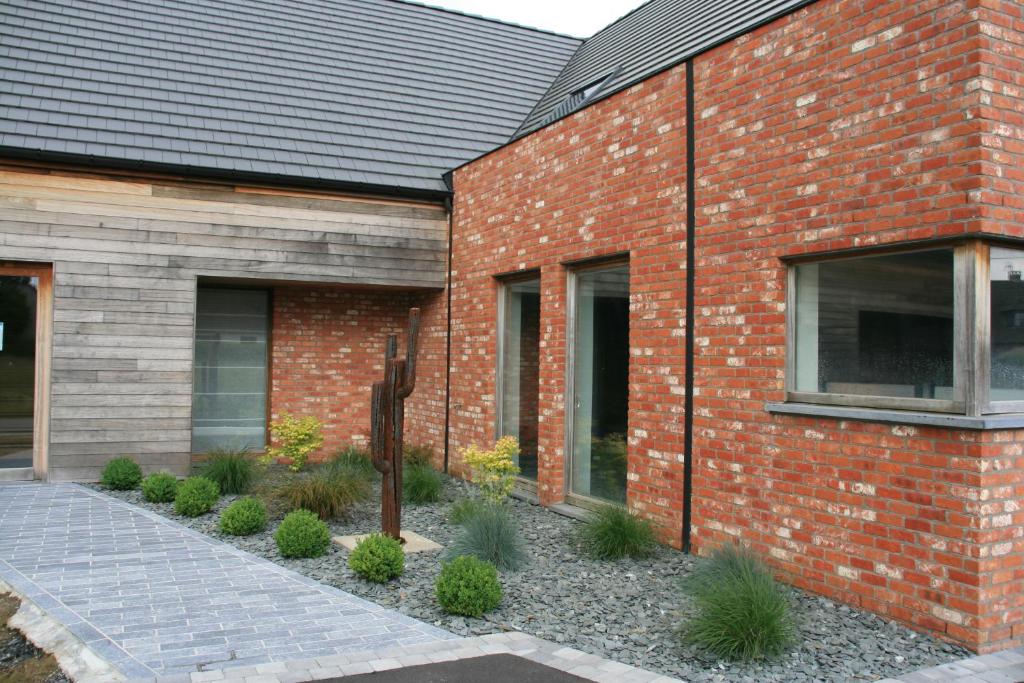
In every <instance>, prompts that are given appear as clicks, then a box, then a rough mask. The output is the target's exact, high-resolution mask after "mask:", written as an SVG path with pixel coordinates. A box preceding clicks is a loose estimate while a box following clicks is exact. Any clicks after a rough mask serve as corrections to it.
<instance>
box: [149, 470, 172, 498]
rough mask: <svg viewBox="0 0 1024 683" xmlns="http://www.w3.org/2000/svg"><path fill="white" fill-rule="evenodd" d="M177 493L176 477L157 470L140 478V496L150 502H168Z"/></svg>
mask: <svg viewBox="0 0 1024 683" xmlns="http://www.w3.org/2000/svg"><path fill="white" fill-rule="evenodd" d="M177 493H178V478H177V477H176V476H174V475H173V474H168V473H167V472H157V473H156V474H151V475H149V476H148V477H146V478H145V479H143V480H142V497H143V498H145V499H146V500H148V501H149V502H150V503H170V502H171V501H172V500H174V496H175V495H176V494H177Z"/></svg>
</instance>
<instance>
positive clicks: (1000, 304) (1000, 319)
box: [989, 247, 1024, 411]
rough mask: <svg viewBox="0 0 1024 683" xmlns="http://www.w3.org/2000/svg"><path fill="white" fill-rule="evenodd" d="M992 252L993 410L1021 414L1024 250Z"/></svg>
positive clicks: (1023, 398) (994, 249) (1023, 397)
mask: <svg viewBox="0 0 1024 683" xmlns="http://www.w3.org/2000/svg"><path fill="white" fill-rule="evenodd" d="M990 253H991V256H990V261H989V301H990V303H989V308H990V318H989V320H990V322H989V326H990V328H991V334H992V359H991V368H990V370H989V400H990V402H991V404H992V408H993V409H997V408H1000V407H1003V408H1004V409H1005V410H1006V411H1019V410H1024V277H1022V273H1024V251H1021V250H1017V249H1006V248H1004V247H992V248H991V250H990ZM1014 402H1017V403H1018V405H1013V403H1014Z"/></svg>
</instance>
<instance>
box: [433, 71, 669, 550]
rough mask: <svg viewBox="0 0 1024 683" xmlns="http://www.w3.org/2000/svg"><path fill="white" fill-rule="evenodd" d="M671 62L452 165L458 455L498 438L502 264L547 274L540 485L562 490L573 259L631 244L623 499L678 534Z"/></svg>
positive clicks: (550, 497) (549, 494)
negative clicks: (524, 135) (498, 277)
mask: <svg viewBox="0 0 1024 683" xmlns="http://www.w3.org/2000/svg"><path fill="white" fill-rule="evenodd" d="M683 78H684V72H683V69H682V68H681V67H680V68H676V69H673V70H671V71H668V72H666V73H663V74H661V75H658V76H656V77H654V78H651V79H649V80H648V81H646V82H645V83H643V84H641V85H638V86H636V87H634V88H632V89H630V90H628V91H626V92H623V93H620V94H618V95H616V96H614V97H611V98H609V99H607V100H605V101H603V102H600V103H598V104H596V105H594V106H592V107H589V108H588V109H586V110H584V111H582V112H580V113H578V114H575V115H573V116H571V117H569V118H568V119H566V120H564V121H561V122H559V123H557V124H555V125H552V126H550V127H548V128H545V129H544V130H542V131H540V132H538V133H536V134H534V135H531V136H529V137H528V138H526V139H524V140H521V141H519V142H517V143H515V144H514V145H510V146H508V147H506V148H504V149H501V150H498V151H496V152H494V153H492V154H490V155H488V156H486V157H484V158H483V159H481V160H480V161H478V162H476V163H474V164H472V165H470V166H468V167H465V168H463V169H461V170H459V171H457V173H456V177H455V185H456V205H455V211H454V235H453V239H452V244H453V267H454V271H453V278H452V298H453V301H452V311H453V314H452V391H451V425H452V432H451V457H452V463H453V465H455V466H458V463H459V457H458V450H459V449H461V448H464V447H465V446H468V445H469V444H471V443H478V444H484V443H489V442H493V440H494V438H495V400H496V396H495V368H496V362H497V361H496V358H495V353H496V332H497V328H496V320H497V310H496V305H497V295H498V283H497V281H496V280H495V276H496V275H500V274H505V273H510V272H513V271H521V270H528V269H539V270H540V272H541V320H540V327H541V349H540V353H541V358H540V363H541V372H540V391H539V394H540V398H539V410H540V424H539V427H538V432H539V434H538V456H539V473H538V492H539V495H540V498H541V500H542V501H544V502H545V503H552V502H556V501H560V500H562V499H563V496H564V488H565V486H564V479H565V469H564V467H563V457H564V412H565V411H564V401H565V395H564V386H565V371H566V370H565V335H566V309H565V303H566V302H565V296H566V278H567V273H568V270H567V268H566V266H565V265H563V264H564V263H565V262H567V261H573V260H577V259H584V258H592V257H596V256H604V255H613V254H626V253H628V254H629V257H630V279H631V282H630V345H631V346H632V348H633V356H632V358H631V363H630V371H629V391H630V403H629V435H628V439H629V449H630V455H631V457H630V465H629V471H628V478H629V482H628V499H629V503H630V505H631V506H632V507H634V508H636V509H638V510H642V511H644V512H645V514H647V515H648V516H650V517H651V518H653V519H655V520H657V521H658V523H659V524H660V525H661V526H662V528H663V531H664V533H665V538H666V540H668V541H670V542H672V543H674V544H676V545H678V544H679V542H680V531H681V510H682V462H681V457H680V454H681V453H682V414H683V410H682V401H681V399H680V391H681V387H682V384H683V374H684V360H683V330H682V326H683V322H684V312H683V306H684V302H685V300H686V292H685V275H684V272H683V262H684V260H685V259H684V257H685V241H684V234H685V215H686V214H685V202H686V196H685V172H686V165H685V126H684V121H685V119H684V112H685V101H684V81H683Z"/></svg>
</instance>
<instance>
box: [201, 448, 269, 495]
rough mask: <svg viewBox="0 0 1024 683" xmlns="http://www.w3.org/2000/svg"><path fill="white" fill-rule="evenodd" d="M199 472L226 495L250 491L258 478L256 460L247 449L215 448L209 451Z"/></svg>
mask: <svg viewBox="0 0 1024 683" xmlns="http://www.w3.org/2000/svg"><path fill="white" fill-rule="evenodd" d="M199 474H200V475H201V476H203V477H206V478H207V479H209V480H210V481H212V482H215V483H216V484H217V486H219V487H220V492H221V493H223V494H225V495H237V494H241V493H248V492H249V489H250V488H252V484H253V482H254V481H255V480H256V462H255V461H254V460H253V458H252V456H251V455H250V454H249V451H247V450H245V449H241V450H236V449H231V448H215V449H214V450H212V451H210V452H209V453H207V460H206V462H205V463H204V464H203V466H202V468H201V469H200V471H199Z"/></svg>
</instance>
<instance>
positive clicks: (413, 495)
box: [402, 465, 442, 505]
mask: <svg viewBox="0 0 1024 683" xmlns="http://www.w3.org/2000/svg"><path fill="white" fill-rule="evenodd" d="M441 486H442V482H441V475H440V474H438V473H437V471H436V470H435V469H434V468H433V467H431V466H430V465H409V466H408V467H406V468H405V471H404V472H403V473H402V498H404V499H405V500H406V501H407V502H409V503H415V504H417V505H418V504H422V503H436V502H437V501H438V499H440V498H441Z"/></svg>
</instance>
